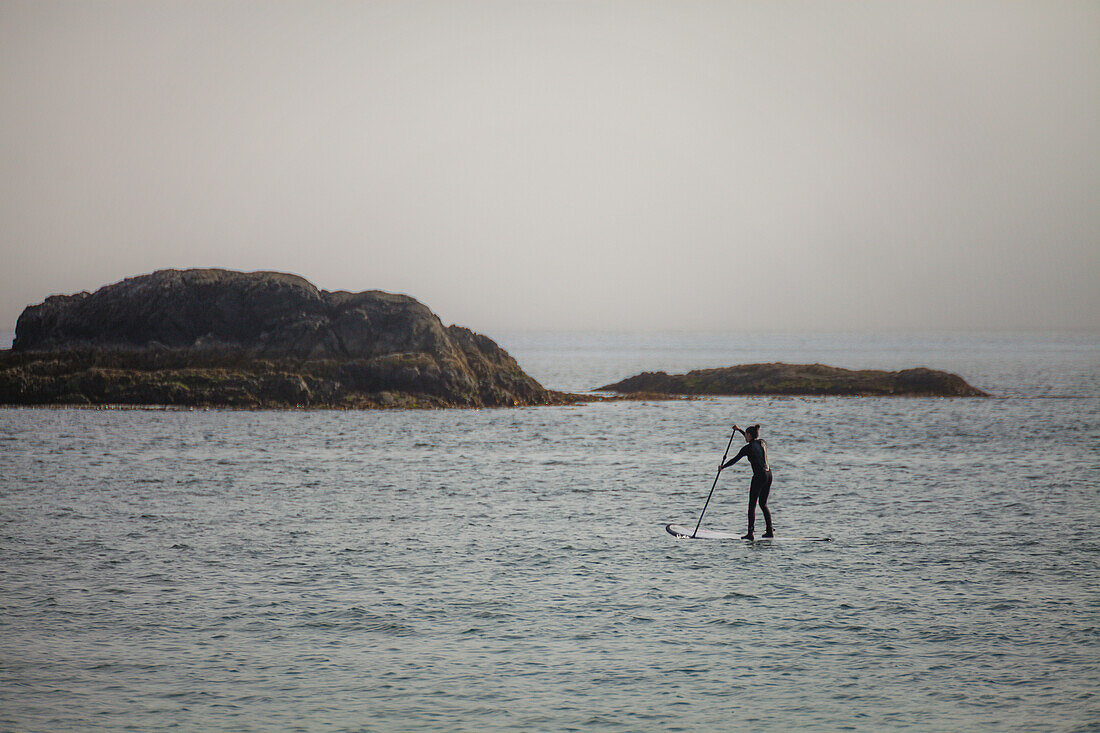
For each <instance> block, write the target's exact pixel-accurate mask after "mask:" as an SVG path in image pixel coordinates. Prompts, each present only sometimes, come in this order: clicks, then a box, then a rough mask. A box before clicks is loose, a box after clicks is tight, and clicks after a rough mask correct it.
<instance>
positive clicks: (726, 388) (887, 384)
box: [597, 363, 989, 397]
mask: <svg viewBox="0 0 1100 733" xmlns="http://www.w3.org/2000/svg"><path fill="white" fill-rule="evenodd" d="M597 389H599V390H602V391H607V392H619V393H634V392H663V393H668V394H682V395H868V396H891V397H988V396H989V395H988V394H986V393H985V392H983V391H981V390H980V389H977V388H975V387H972V386H970V385H969V384H967V383H966V381H965V380H964V379H963V378H962V377H960V376H958V375H957V374H951V373H949V372H941V371H936V370H934V369H925V368H918V369H903V370H902V371H900V372H887V371H879V370H875V369H862V370H852V369H841V368H839V367H830V366H825V365H824V364H779V363H777V364H742V365H741V366H734V367H725V368H722V369H696V370H695V371H691V372H688V373H687V374H666V373H665V372H643V373H642V374H638V375H635V376H633V377H630V378H628V379H624V380H622V381H621V382H616V383H615V384H608V385H605V386H603V387H598V388H597Z"/></svg>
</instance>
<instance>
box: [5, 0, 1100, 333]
mask: <svg viewBox="0 0 1100 733" xmlns="http://www.w3.org/2000/svg"><path fill="white" fill-rule="evenodd" d="M165 267H178V268H184V267H227V268H232V269H242V270H257V269H266V270H280V271H288V272H295V273H298V274H300V275H303V276H305V277H307V278H309V279H310V280H312V281H313V282H314V283H316V284H317V285H318V286H319V287H322V288H325V289H329V290H336V289H348V290H366V289H374V288H377V289H382V290H389V291H394V292H404V293H408V294H410V295H413V296H415V297H417V298H418V299H420V300H421V301H423V302H424V303H425V304H427V305H428V306H429V307H431V308H432V309H433V310H435V311H436V312H437V313H439V315H440V316H441V317H442V318H443V320H444V321H445V322H447V323H451V322H455V323H460V324H462V325H466V326H469V327H471V328H474V329H475V330H478V331H482V332H485V333H489V334H490V335H492V333H493V332H494V331H496V330H501V329H516V328H550V329H559V328H560V329H570V328H583V329H647V328H657V329H692V330H695V329H747V330H772V329H775V330H838V329H839V330H924V329H930V330H931V329H936V330H938V329H964V330H965V329H1002V328H1005V329H1014V328H1023V329H1087V330H1090V331H1100V3H1097V2H1088V3H1082V2H1039V1H1036V2H1010V1H1007V0H1005V1H997V2H980V3H974V2H960V1H957V0H949V1H947V2H930V1H927V0H926V1H922V2H900V1H895V2H878V3H869V2H847V1H843V2H842V1H840V0H837V1H836V2H794V3H790V2H772V1H765V0H761V1H760V2H727V3H710V2H694V3H688V2H661V3H648V2H634V1H632V2H625V1H624V2H614V3H612V2H580V3H564V2H527V1H522V0H517V1H516V2H492V3H473V2H437V3H436V2H433V3H421V2H408V1H401V2H363V3H344V2H331V3H319V2H312V1H309V2H232V1H229V0H217V1H216V2H200V1H197V0H183V1H181V2H148V1H145V0H141V1H135V2H121V3H120V2H93V1H88V0H79V1H76V2H50V1H49V0H31V1H29V2H12V1H10V0H0V331H3V330H12V329H14V325H15V320H16V318H17V317H18V315H19V313H20V312H21V311H22V309H23V308H24V307H25V306H26V305H27V304H30V303H37V302H40V301H42V300H43V299H44V297H45V296H47V295H49V294H52V293H69V292H76V291H80V290H93V289H95V288H97V287H99V286H101V285H104V284H107V283H110V282H115V281H118V280H120V279H122V278H123V277H127V276H130V275H135V274H140V273H144V272H150V271H152V270H156V269H160V268H165ZM750 306H751V307H754V308H755V312H752V313H750V312H749V307H750Z"/></svg>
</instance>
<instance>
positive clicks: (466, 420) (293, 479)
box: [0, 333, 1100, 731]
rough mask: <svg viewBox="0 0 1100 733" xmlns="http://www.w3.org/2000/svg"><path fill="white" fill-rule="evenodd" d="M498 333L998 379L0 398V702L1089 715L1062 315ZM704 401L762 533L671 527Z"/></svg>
mask: <svg viewBox="0 0 1100 733" xmlns="http://www.w3.org/2000/svg"><path fill="white" fill-rule="evenodd" d="M499 340H500V341H501V343H502V344H503V345H504V346H505V347H506V348H508V349H509V350H510V351H511V352H512V353H513V355H515V356H516V357H517V359H518V360H519V361H520V363H521V364H522V365H523V366H524V367H525V368H526V369H527V370H528V371H529V372H530V373H531V374H532V375H533V376H535V377H536V378H538V379H540V380H541V381H542V382H543V383H544V384H546V385H547V386H550V387H555V388H559V389H568V390H584V389H590V388H592V387H595V386H597V385H599V384H603V383H606V382H610V381H613V380H616V379H620V378H622V377H625V376H628V375H630V374H632V373H635V372H637V371H641V370H643V369H648V370H656V369H664V370H668V371H680V370H684V369H691V368H696V367H706V366H723V365H728V364H734V363H742V362H750V361H774V360H783V361H792V362H805V361H820V362H823V363H829V364H836V365H841V366H861V367H883V368H897V367H905V366H914V365H926V366H932V367H936V368H944V369H950V370H952V371H958V372H960V373H961V374H963V376H964V377H966V378H967V379H968V380H969V381H971V382H972V383H973V384H975V385H976V386H979V387H981V388H983V389H986V390H987V391H990V392H991V393H993V394H995V395H996V396H997V398H996V399H991V400H973V399H971V400H963V399H949V400H939V399H894V400H891V399H881V398H880V399H874V398H870V399H867V398H812V399H799V398H787V399H778V398H732V397H731V398H716V399H705V400H695V401H683V402H650V403H629V402H624V403H609V404H592V405H587V406H577V407H554V408H531V409H515V410H455V411H428V412H418V411H392V412H335V411H316V412H241V411H218V410H211V411H153V410H133V411H95V410H68V409H5V410H0V730H18V731H37V730H42V731H56V730H93V729H94V730H123V729H130V730H143V731H145V730H163V729H180V730H226V731H229V730H232V731H240V730H308V731H418V730H478V731H493V730H607V731H635V730H736V729H746V728H752V729H763V730H790V729H793V728H801V729H807V730H822V731H835V730H867V731H872V730H883V729H892V730H899V729H910V730H920V731H958V730H1043V731H1045V730H1059V731H1062V730H1064V731H1073V730H1100V632H1098V620H1100V533H1098V529H1097V528H1098V524H1100V521H1098V520H1100V339H1098V338H1097V337H1096V336H1095V335H1080V334H1078V335H1073V334H1063V335H1049V334H1047V335H1036V334H993V335H931V336H892V337H886V336H881V337H870V336H858V335H835V336H827V337H826V336H814V337H806V336H801V337H800V336H790V335H776V336H766V335H754V336H735V335H714V334H644V335H638V334H633V335H630V334H624V335H606V334H547V333H524V334H504V335H502V336H499ZM733 421H736V422H739V423H741V424H748V423H750V422H759V423H761V424H762V425H763V428H762V432H763V435H764V437H766V438H767V439H768V442H769V448H770V456H771V458H772V462H773V468H774V472H775V484H774V487H773V490H772V496H771V500H770V505H771V508H772V511H773V513H774V515H775V522H776V529H777V533H778V535H779V538H780V539H779V540H777V541H775V542H773V543H770V544H769V543H755V544H749V543H742V542H740V541H728V542H725V541H701V540H695V541H692V540H676V539H673V538H672V537H670V536H669V535H667V534H666V533H665V532H664V529H663V527H664V524H665V523H667V522H679V523H685V524H686V523H691V522H693V521H695V520H696V519H697V518H698V514H699V510H700V509H701V508H702V505H703V502H704V500H705V498H706V495H707V491H708V490H709V488H710V485H711V481H712V480H713V478H714V471H715V469H716V467H717V463H718V461H719V460H720V458H721V456H722V451H723V449H724V448H725V446H726V443H727V441H728V440H729V425H730V423H731V422H733ZM735 446H736V443H735ZM748 478H749V476H748V470H747V468H745V467H742V466H738V467H736V468H733V469H730V470H728V471H726V472H723V475H722V477H721V479H720V481H719V484H718V488H717V490H716V491H715V496H714V499H713V500H712V502H711V505H710V508H709V509H708V510H707V514H706V517H705V520H704V526H707V527H711V528H714V529H732V530H742V529H743V527H744V523H745V515H744V511H745V496H746V489H747V485H748ZM819 535H828V536H830V537H832V538H833V541H831V542H827V543H807V542H799V541H787V542H784V541H783V539H782V538H783V537H796V536H819Z"/></svg>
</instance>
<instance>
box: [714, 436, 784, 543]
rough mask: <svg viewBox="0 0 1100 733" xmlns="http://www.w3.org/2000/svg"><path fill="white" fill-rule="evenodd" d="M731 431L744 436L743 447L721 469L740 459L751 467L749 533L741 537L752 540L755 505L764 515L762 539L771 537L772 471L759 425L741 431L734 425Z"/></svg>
mask: <svg viewBox="0 0 1100 733" xmlns="http://www.w3.org/2000/svg"><path fill="white" fill-rule="evenodd" d="M733 429H734V430H735V431H737V432H739V433H741V435H743V436H745V445H744V447H742V448H741V450H740V451H739V452H738V454H737V455H736V456H734V457H733V458H731V459H730V460H728V461H726V462H725V463H723V464H722V468H728V467H730V466H732V465H733V464H735V463H737V462H738V461H740V460H741V459H742V458H748V459H749V465H750V466H752V482H751V483H750V484H749V531H748V533H747V534H746V535H745V536H744V537H742V538H741V539H743V540H751V539H753V536H752V530H753V526H754V525H755V524H756V505H757V504H760V511H762V512H763V513H764V524H765V528H764V534H763V535H761V536H762V537H773V536H774V534H773V532H772V514H771V512H769V511H768V493H769V492H770V491H771V489H772V469H771V466H770V465H769V464H768V446H767V444H766V443H765V442H764V441H763V440H761V439H760V425H759V424H757V425H750V426H748V427H747V428H746V429H744V430H742V429H741V428H739V427H737V426H736V425H734V426H733Z"/></svg>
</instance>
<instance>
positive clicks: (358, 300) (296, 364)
mask: <svg viewBox="0 0 1100 733" xmlns="http://www.w3.org/2000/svg"><path fill="white" fill-rule="evenodd" d="M576 399H578V398H577V397H576V396H574V395H567V394H563V393H559V392H553V391H550V390H547V389H545V388H543V387H542V385H540V384H539V383H538V382H536V381H535V380H534V379H532V378H531V377H530V376H528V375H527V374H525V373H524V371H523V370H522V369H521V368H520V366H519V364H517V363H516V361H515V359H513V358H512V357H511V356H509V355H508V353H507V352H506V351H505V350H504V349H502V348H500V347H499V346H498V345H497V344H496V343H494V342H493V341H492V340H491V339H489V338H488V337H486V336H482V335H480V334H477V333H474V332H473V331H470V330H469V329H466V328H462V327H460V326H444V325H443V323H442V322H441V321H440V320H439V318H438V317H437V316H436V315H435V314H434V313H432V311H431V310H429V309H428V308H427V307H426V306H424V305H423V304H421V303H420V302H418V301H417V300H415V299H414V298H411V297H409V296H407V295H396V294H393V293H386V292H382V291H378V290H369V291H366V292H361V293H349V292H327V291H324V290H319V289H318V288H317V287H315V286H314V285H313V284H312V283H310V282H309V281H307V280H305V279H304V278H301V277H298V276H297V275H289V274H284V273H277V272H249V273H245V272H234V271H229V270H218V269H202V270H198V269H196V270H160V271H157V272H154V273H152V274H149V275H141V276H139V277H132V278H128V279H126V280H123V281H122V282H119V283H115V284H113V285H107V286H105V287H102V288H100V289H99V290H97V291H95V292H94V293H87V292H84V293H78V294H76V295H56V296H52V297H50V298H47V299H46V300H45V302H43V303H41V304H39V305H33V306H30V307H28V308H27V309H26V310H24V311H23V314H22V315H21V316H20V317H19V320H18V323H17V324H16V330H15V342H14V343H13V344H12V348H11V349H10V350H2V351H0V404H9V405H12V404H16V405H41V404H86V405H87V404H124V405H178V406H229V407H246V408H248V407H299V406H300V407H335V408H364V407H365V408H373V407H498V406H521V405H547V404H563V403H568V402H573V401H576Z"/></svg>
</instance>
